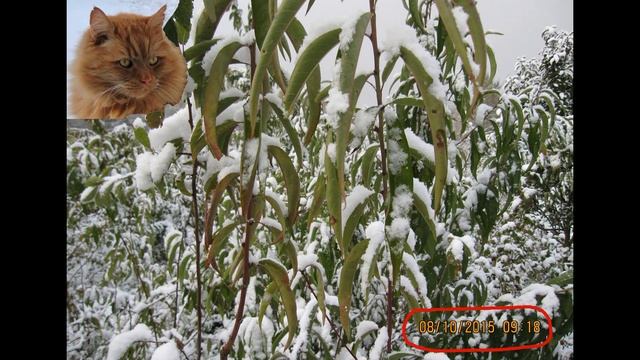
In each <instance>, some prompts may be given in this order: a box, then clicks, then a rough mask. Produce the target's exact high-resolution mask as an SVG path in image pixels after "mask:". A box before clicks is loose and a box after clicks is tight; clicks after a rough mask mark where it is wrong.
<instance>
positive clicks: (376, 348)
mask: <svg viewBox="0 0 640 360" xmlns="http://www.w3.org/2000/svg"><path fill="white" fill-rule="evenodd" d="M388 338H389V334H387V327H386V326H385V327H382V328H380V330H378V337H377V338H376V341H375V342H374V343H373V346H372V347H371V351H369V359H381V358H382V354H383V351H384V347H385V346H386V345H387V339H388Z"/></svg>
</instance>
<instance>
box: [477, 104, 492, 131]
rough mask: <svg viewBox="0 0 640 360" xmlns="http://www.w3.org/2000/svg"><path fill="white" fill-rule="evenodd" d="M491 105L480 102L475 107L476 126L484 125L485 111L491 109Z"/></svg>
mask: <svg viewBox="0 0 640 360" xmlns="http://www.w3.org/2000/svg"><path fill="white" fill-rule="evenodd" d="M491 109H492V107H491V106H489V105H487V104H480V105H478V108H477V109H476V117H475V123H476V125H478V126H484V118H485V117H486V115H487V112H489V111H491Z"/></svg>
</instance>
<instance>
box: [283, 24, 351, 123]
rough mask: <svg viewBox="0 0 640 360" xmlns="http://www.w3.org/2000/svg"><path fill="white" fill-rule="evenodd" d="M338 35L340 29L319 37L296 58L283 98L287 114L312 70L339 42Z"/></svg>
mask: <svg viewBox="0 0 640 360" xmlns="http://www.w3.org/2000/svg"><path fill="white" fill-rule="evenodd" d="M338 35H340V29H333V30H330V31H328V32H326V33H324V34H322V35H320V36H319V37H317V38H316V39H315V40H313V41H312V42H311V43H310V44H309V45H308V46H307V47H306V48H305V49H304V51H303V52H302V53H301V54H300V55H299V56H298V60H297V61H296V65H295V67H294V68H293V71H292V72H291V77H290V78H289V85H288V87H287V93H286V94H285V96H284V108H285V109H286V110H287V111H288V112H289V113H291V110H292V107H293V105H294V103H295V101H296V99H297V97H298V95H299V94H300V91H301V90H302V85H304V83H305V82H306V81H307V79H308V78H309V77H310V76H311V75H312V72H313V71H312V70H313V69H314V68H315V67H316V66H318V64H319V63H320V61H321V60H322V59H323V58H324V56H325V55H327V53H329V51H331V49H333V48H334V47H335V46H336V45H337V44H338V42H339V41H340V39H339V37H338Z"/></svg>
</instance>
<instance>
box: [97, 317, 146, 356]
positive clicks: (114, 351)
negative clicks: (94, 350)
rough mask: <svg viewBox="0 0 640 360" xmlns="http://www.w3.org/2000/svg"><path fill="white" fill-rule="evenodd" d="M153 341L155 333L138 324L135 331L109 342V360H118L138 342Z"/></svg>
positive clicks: (126, 332) (122, 334)
mask: <svg viewBox="0 0 640 360" xmlns="http://www.w3.org/2000/svg"><path fill="white" fill-rule="evenodd" d="M145 340H153V333H152V332H151V330H150V329H149V327H147V325H145V324H138V325H136V327H134V328H133V330H130V331H125V332H123V333H121V334H119V335H116V336H114V337H113V338H112V339H111V342H109V352H108V353H107V360H118V359H120V358H121V357H122V355H124V353H125V352H126V351H127V349H129V347H130V346H131V345H132V344H133V343H134V342H136V341H145Z"/></svg>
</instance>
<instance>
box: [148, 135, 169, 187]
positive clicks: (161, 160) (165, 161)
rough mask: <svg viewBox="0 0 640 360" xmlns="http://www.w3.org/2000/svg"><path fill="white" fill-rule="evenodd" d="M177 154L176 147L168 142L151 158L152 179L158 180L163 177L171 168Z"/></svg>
mask: <svg viewBox="0 0 640 360" xmlns="http://www.w3.org/2000/svg"><path fill="white" fill-rule="evenodd" d="M175 156H176V147H175V146H174V145H173V144H172V143H167V144H166V145H165V146H164V147H163V148H162V151H160V153H159V154H157V155H155V156H154V157H153V158H152V159H151V163H150V164H149V167H150V170H151V179H152V180H153V182H158V181H160V179H162V176H163V175H164V173H165V172H167V170H168V169H169V165H171V161H173V158H174V157H175Z"/></svg>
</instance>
